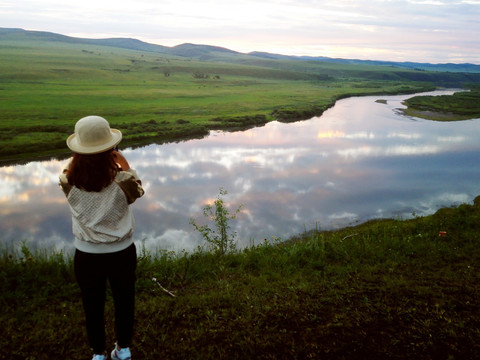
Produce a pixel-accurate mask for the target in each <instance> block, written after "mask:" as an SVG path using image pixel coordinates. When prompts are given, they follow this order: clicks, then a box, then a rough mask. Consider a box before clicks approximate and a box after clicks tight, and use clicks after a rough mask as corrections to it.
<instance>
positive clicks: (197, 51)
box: [0, 28, 480, 73]
mask: <svg viewBox="0 0 480 360" xmlns="http://www.w3.org/2000/svg"><path fill="white" fill-rule="evenodd" d="M0 39H1V40H13V41H21V40H30V41H32V40H33V41H58V42H65V43H71V44H86V45H99V46H111V47H117V48H122V49H129V50H139V51H147V52H153V53H159V54H165V55H173V56H180V57H184V58H191V59H196V60H203V61H222V62H234V63H239V62H241V63H246V64H252V65H255V64H257V63H258V60H265V61H264V62H263V63H262V64H264V65H265V64H268V61H275V60H284V61H295V62H313V63H315V62H324V63H337V64H348V65H372V66H386V67H396V68H403V69H410V70H417V71H436V72H460V73H480V65H476V64H469V63H464V64H451V63H448V64H430V63H418V62H393V61H378V60H359V59H340V58H329V57H321V56H319V57H312V56H290V55H281V54H272V53H266V52H258V51H254V52H250V53H247V54H245V53H240V52H237V51H233V50H230V49H226V48H223V47H219V46H212V45H198V44H190V43H186V44H181V45H177V46H173V47H168V46H162V45H156V44H150V43H147V42H144V41H140V40H137V39H132V38H108V39H85V38H76V37H70V36H66V35H61V34H56V33H51V32H45V31H30V30H23V29H18V28H0Z"/></svg>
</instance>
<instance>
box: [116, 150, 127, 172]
mask: <svg viewBox="0 0 480 360" xmlns="http://www.w3.org/2000/svg"><path fill="white" fill-rule="evenodd" d="M112 157H113V159H114V160H115V162H116V163H117V164H118V165H120V167H121V168H122V170H123V171H125V170H128V169H130V165H129V164H128V161H127V159H125V156H123V155H122V153H121V152H120V151H118V150H113V151H112Z"/></svg>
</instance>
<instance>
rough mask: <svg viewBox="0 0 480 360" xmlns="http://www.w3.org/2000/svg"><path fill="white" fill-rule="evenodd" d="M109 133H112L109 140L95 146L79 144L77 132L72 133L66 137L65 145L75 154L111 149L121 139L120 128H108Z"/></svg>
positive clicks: (95, 152) (96, 152) (97, 152)
mask: <svg viewBox="0 0 480 360" xmlns="http://www.w3.org/2000/svg"><path fill="white" fill-rule="evenodd" d="M110 134H111V135H112V139H111V140H110V141H109V142H107V143H103V144H99V145H95V146H84V145H81V144H80V143H79V142H78V136H77V134H72V135H70V136H69V137H68V138H67V146H68V147H69V149H70V150H72V151H73V152H75V153H77V154H99V153H101V152H104V151H107V150H110V149H113V148H114V147H115V146H117V145H118V144H119V143H120V141H122V133H121V131H120V130H117V129H110Z"/></svg>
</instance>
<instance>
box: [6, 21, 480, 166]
mask: <svg viewBox="0 0 480 360" xmlns="http://www.w3.org/2000/svg"><path fill="white" fill-rule="evenodd" d="M0 30H2V29H0ZM80 40H81V39H74V38H68V37H63V36H60V35H56V34H49V33H37V32H23V31H7V30H5V29H3V31H0V52H1V54H2V61H0V103H1V105H2V111H1V112H0V140H1V142H0V160H2V159H3V160H5V159H14V158H19V157H32V156H35V155H37V156H38V155H42V154H61V153H62V152H65V151H67V149H66V147H65V138H66V136H67V135H69V134H70V133H71V132H72V131H73V125H74V123H75V122H76V121H77V120H78V119H79V118H81V117H83V116H86V115H90V114H97V115H101V116H104V117H105V118H107V119H108V120H109V121H110V122H111V124H112V126H115V127H118V128H120V129H121V130H122V131H123V133H124V135H125V141H124V142H123V144H124V145H125V144H129V145H132V144H141V143H148V142H158V143H161V142H165V141H175V140H178V139H185V138H188V137H201V136H204V135H205V134H207V133H208V130H209V129H238V128H246V127H251V126H256V125H262V124H264V123H266V122H268V121H271V120H273V119H277V120H283V121H292V120H298V119H305V118H309V117H311V116H313V115H319V114H321V113H322V112H323V111H324V110H325V109H327V108H328V107H330V106H332V105H333V104H334V103H335V101H336V100H337V99H340V98H343V97H348V96H354V95H367V94H381V93H390V94H392V93H412V92H417V91H423V90H431V89H433V88H435V86H438V85H448V86H453V85H455V86H461V85H463V84H465V83H471V82H478V81H480V74H475V73H470V74H466V73H465V74H463V73H441V72H426V71H417V70H411V69H402V68H396V67H387V66H376V65H356V64H353V65H352V64H338V63H327V62H320V61H299V60H291V59H285V60H283V59H266V58H260V57H258V56H252V55H246V54H239V53H235V52H233V51H229V50H227V49H221V48H216V47H208V46H198V45H191V44H190V45H189V44H184V45H182V46H179V47H175V48H173V49H171V48H165V47H161V46H157V45H152V44H145V43H142V42H139V41H136V40H132V39H111V40H109V41H102V40H97V41H93V40H92V41H89V40H84V41H83V42H82V41H80ZM126 47H129V48H135V49H127V48H126ZM165 49H167V50H168V51H167V50H165Z"/></svg>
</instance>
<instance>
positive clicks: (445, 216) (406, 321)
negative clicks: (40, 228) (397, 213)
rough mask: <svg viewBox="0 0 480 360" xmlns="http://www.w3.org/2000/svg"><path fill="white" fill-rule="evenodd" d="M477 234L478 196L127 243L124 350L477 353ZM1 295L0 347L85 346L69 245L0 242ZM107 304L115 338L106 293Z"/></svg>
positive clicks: (291, 354)
mask: <svg viewBox="0 0 480 360" xmlns="http://www.w3.org/2000/svg"><path fill="white" fill-rule="evenodd" d="M479 234H480V198H477V199H475V201H474V203H473V204H472V205H468V204H464V205H460V206H458V207H452V208H444V209H440V210H439V211H438V212H437V213H435V214H433V215H431V216H427V217H417V218H414V219H410V220H398V219H397V220H395V219H391V220H375V221H370V222H367V223H365V224H362V225H358V226H355V227H349V228H346V229H342V230H338V231H320V230H316V231H313V232H310V233H306V234H304V235H302V236H299V237H298V238H294V239H290V240H288V241H281V239H275V240H273V239H272V240H270V241H265V243H263V244H259V245H256V246H252V247H249V248H246V249H243V250H237V251H233V252H231V253H227V254H224V255H220V254H218V253H217V254H214V253H211V252H206V251H205V250H198V251H195V252H193V253H176V254H175V253H170V252H165V251H153V250H152V251H148V250H146V249H142V248H139V249H138V253H139V259H138V270H137V278H138V281H137V302H136V325H135V329H136V330H135V337H134V344H133V346H132V351H133V356H134V358H135V359H153V358H155V359H157V358H158V359H202V360H203V359H324V360H329V359H335V360H337V359H379V360H380V359H382V360H383V359H416V360H423V359H428V360H447V359H459V360H460V359H462V360H470V359H471V360H473V359H479V358H480V306H479V298H480V272H479V271H478V264H479V263H480V246H479V241H480V235H479ZM440 235H441V236H440ZM153 277H155V278H156V279H157V281H158V282H159V283H160V284H162V285H163V287H165V288H167V289H168V290H169V291H172V292H173V293H174V295H175V297H171V296H169V295H168V294H167V293H166V292H164V291H163V290H162V289H161V288H160V287H159V286H158V284H157V283H154V282H153V281H152V278H153ZM0 306H1V308H2V311H1V312H0V322H1V324H2V336H1V337H0V349H1V352H0V358H1V359H9V360H17V359H19V360H20V359H22V360H23V359H30V360H41V359H51V358H62V359H71V360H76V359H87V358H89V356H91V355H90V350H89V348H88V345H87V340H86V334H85V330H84V317H83V309H82V304H81V300H80V294H79V290H78V287H77V285H76V283H75V279H74V274H73V260H72V257H71V255H69V254H65V253H64V252H55V251H53V250H49V249H36V248H35V247H34V246H33V245H30V244H26V243H20V244H17V245H15V246H11V247H5V246H4V247H3V248H2V249H0ZM106 314H107V322H106V326H107V338H108V339H109V341H112V344H109V345H111V346H113V341H114V331H113V327H114V325H113V321H112V319H113V309H112V298H111V296H110V294H109V295H108V298H107V311H106Z"/></svg>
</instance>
